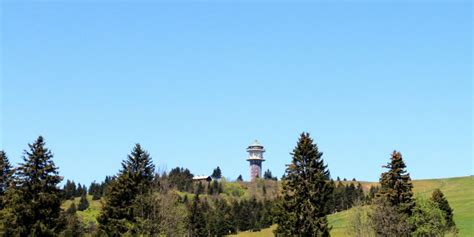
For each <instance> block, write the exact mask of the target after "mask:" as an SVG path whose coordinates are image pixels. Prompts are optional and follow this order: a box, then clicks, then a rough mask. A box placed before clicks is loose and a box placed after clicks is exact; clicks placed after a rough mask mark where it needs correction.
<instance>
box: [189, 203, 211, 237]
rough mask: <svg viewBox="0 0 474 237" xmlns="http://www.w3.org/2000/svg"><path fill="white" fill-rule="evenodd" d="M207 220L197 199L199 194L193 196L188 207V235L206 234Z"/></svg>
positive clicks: (199, 236)
mask: <svg viewBox="0 0 474 237" xmlns="http://www.w3.org/2000/svg"><path fill="white" fill-rule="evenodd" d="M206 225H207V222H206V218H205V215H204V212H203V210H202V208H201V203H200V201H199V194H197V195H195V196H194V199H193V203H192V204H191V205H190V208H189V217H188V234H189V236H190V237H201V236H207V235H208V233H207V228H206Z"/></svg>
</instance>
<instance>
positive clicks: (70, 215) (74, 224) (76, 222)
mask: <svg viewBox="0 0 474 237" xmlns="http://www.w3.org/2000/svg"><path fill="white" fill-rule="evenodd" d="M62 218H63V219H64V222H65V223H64V225H65V228H64V231H63V232H62V233H61V236H67V237H69V236H71V237H76V236H84V232H85V230H84V226H83V224H82V222H81V220H80V219H79V217H78V216H77V213H76V205H75V204H74V203H72V204H71V206H69V208H68V209H67V210H66V212H65V213H63V215H62Z"/></svg>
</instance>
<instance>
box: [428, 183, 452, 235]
mask: <svg viewBox="0 0 474 237" xmlns="http://www.w3.org/2000/svg"><path fill="white" fill-rule="evenodd" d="M431 201H433V202H434V203H435V204H436V205H437V206H438V208H439V209H440V210H441V211H443V212H444V217H445V219H446V226H447V227H448V228H455V227H456V224H455V223H454V219H453V209H452V208H451V206H449V203H448V200H447V199H446V197H445V196H444V194H443V192H441V190H440V189H435V190H434V191H433V193H432V195H431Z"/></svg>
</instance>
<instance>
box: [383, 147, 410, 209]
mask: <svg viewBox="0 0 474 237" xmlns="http://www.w3.org/2000/svg"><path fill="white" fill-rule="evenodd" d="M384 167H385V168H387V169H388V171H387V172H384V173H382V175H381V177H380V185H381V186H380V191H379V192H378V197H379V198H381V199H382V200H383V201H387V202H388V203H389V204H390V205H392V206H395V207H397V209H398V211H399V212H400V213H403V214H406V215H408V216H410V215H411V212H412V209H413V207H414V205H415V202H414V200H413V191H412V189H413V184H412V183H411V178H410V174H409V173H408V172H407V171H406V165H405V162H404V161H403V158H402V154H401V153H400V152H397V151H393V153H392V155H391V159H390V162H389V163H388V164H387V165H386V166H384Z"/></svg>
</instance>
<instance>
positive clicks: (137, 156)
mask: <svg viewBox="0 0 474 237" xmlns="http://www.w3.org/2000/svg"><path fill="white" fill-rule="evenodd" d="M154 170H155V166H154V165H153V163H152V160H151V157H150V155H149V153H148V152H147V151H145V150H143V149H142V147H141V146H140V144H136V145H135V147H134V148H133V150H132V152H131V154H130V155H128V156H127V159H126V160H124V161H123V162H122V169H121V170H120V172H119V174H118V176H117V178H116V179H113V180H112V181H109V183H108V184H107V186H108V187H107V191H106V195H105V204H104V206H103V208H102V211H101V214H100V216H99V218H98V221H99V229H100V230H101V231H104V232H105V233H107V234H108V235H110V236H120V235H123V234H124V233H126V232H127V231H128V230H129V228H130V227H131V226H133V225H134V224H135V223H136V219H135V216H134V213H135V212H136V210H134V209H135V208H137V205H136V202H135V201H136V198H137V196H143V195H145V194H147V193H149V191H150V189H151V185H152V182H153V178H154ZM138 208H139V207H138ZM145 211H146V210H145Z"/></svg>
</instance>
